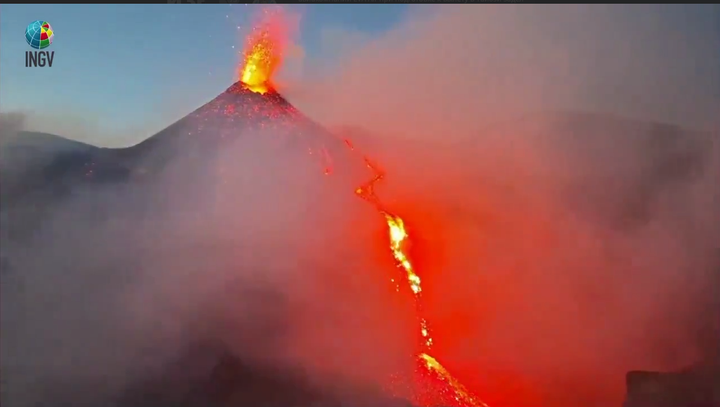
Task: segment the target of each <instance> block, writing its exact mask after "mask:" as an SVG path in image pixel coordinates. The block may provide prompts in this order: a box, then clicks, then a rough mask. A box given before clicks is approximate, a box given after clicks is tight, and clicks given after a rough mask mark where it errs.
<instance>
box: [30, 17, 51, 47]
mask: <svg viewBox="0 0 720 407" xmlns="http://www.w3.org/2000/svg"><path fill="white" fill-rule="evenodd" d="M54 36H55V33H53V29H52V27H51V26H50V23H48V22H47V21H42V20H37V21H33V22H32V23H30V24H28V26H27V28H26V29H25V41H27V43H28V45H30V46H31V47H33V48H35V49H44V48H47V47H49V46H50V44H52V42H53V37H54Z"/></svg>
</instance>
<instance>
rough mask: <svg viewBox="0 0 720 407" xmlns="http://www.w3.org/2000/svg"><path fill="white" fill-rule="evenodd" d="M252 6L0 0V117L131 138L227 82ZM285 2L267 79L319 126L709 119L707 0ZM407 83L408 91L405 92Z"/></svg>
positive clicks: (710, 124)
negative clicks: (589, 116)
mask: <svg viewBox="0 0 720 407" xmlns="http://www.w3.org/2000/svg"><path fill="white" fill-rule="evenodd" d="M260 7H263V6H261V5H245V4H232V5H231V4H218V5H195V4H157V5H143V6H138V5H3V6H2V12H1V13H0V48H1V49H2V52H1V53H0V66H1V67H2V68H1V69H0V111H1V112H18V111H19V112H22V113H24V114H25V118H26V120H25V123H26V128H27V129H29V130H38V131H46V132H51V133H55V134H59V135H62V136H65V137H68V138H74V139H78V140H81V141H86V142H90V143H92V144H96V145H101V146H109V147H123V146H128V145H132V144H135V143H137V142H140V141H142V140H143V139H145V138H147V137H149V136H151V135H153V134H154V133H156V132H157V131H159V130H161V129H163V128H165V127H166V126H168V125H169V124H171V123H173V122H174V121H176V120H178V119H179V118H181V117H183V116H185V115H186V114H187V113H189V112H191V111H193V110H194V109H196V108H197V107H199V106H201V105H203V104H204V103H206V102H207V101H209V100H210V99H212V98H213V97H215V96H216V95H217V94H219V93H221V92H222V91H223V90H224V89H226V88H227V87H228V86H229V85H231V84H232V83H233V82H234V81H235V80H236V79H237V73H236V71H237V66H238V62H239V59H240V58H239V54H240V52H242V48H243V44H244V38H245V34H246V33H247V32H248V31H249V29H250V27H251V26H252V22H253V21H255V17H256V16H257V15H258V14H260V11H261V8H260ZM285 7H286V11H288V12H289V14H291V15H293V16H297V17H298V18H299V21H298V33H297V35H296V36H295V39H294V46H293V47H292V48H291V50H290V51H289V52H288V53H287V55H286V56H285V61H284V62H283V66H282V67H281V70H280V72H278V73H277V74H276V76H277V77H276V78H274V81H275V83H276V84H277V85H278V86H277V87H278V89H279V90H280V91H281V93H282V94H283V95H285V96H286V97H287V98H288V99H289V100H290V101H291V102H292V103H294V104H295V105H296V106H298V107H299V108H300V109H301V110H303V111H304V112H305V113H306V114H308V115H309V116H311V117H313V118H315V119H316V120H319V121H321V122H322V123H324V124H332V123H329V122H330V121H335V122H339V123H340V124H351V125H357V126H363V127H365V128H368V126H370V127H372V126H375V127H383V128H385V129H386V130H387V129H388V128H389V127H388V126H387V123H386V122H387V121H397V120H396V119H397V118H396V116H398V115H402V114H405V115H406V116H407V118H413V117H418V116H422V117H430V116H432V117H434V118H436V119H437V121H438V123H437V124H438V126H437V127H433V126H428V125H427V123H426V124H424V125H423V126H415V127H419V128H410V127H408V126H407V125H408V123H410V124H412V123H413V122H416V121H413V120H410V121H407V120H405V121H403V120H401V121H402V122H403V123H404V124H403V128H401V129H394V130H393V131H394V132H396V133H397V132H398V131H402V132H412V133H414V134H418V133H419V132H421V131H425V132H430V133H437V131H442V128H443V126H445V124H444V123H445V122H446V121H447V120H448V118H453V119H452V120H453V121H455V122H458V121H462V120H471V121H478V117H477V116H478V115H480V116H487V117H488V118H495V119H497V117H499V115H500V113H512V114H517V112H519V111H521V110H527V111H530V110H533V109H538V108H547V109H556V108H560V109H565V108H571V109H574V110H581V111H593V112H605V113H611V114H620V115H624V116H627V117H630V118H635V119H639V120H645V121H660V122H667V123H674V124H679V125H683V126H686V127H690V128H702V129H707V128H714V126H716V125H717V123H716V122H717V120H716V119H715V117H718V115H717V109H718V106H720V75H719V74H718V72H720V52H718V50H720V8H718V7H717V6H712V5H705V6H703V5H696V6H693V5H676V6H672V5H665V6H663V5H660V6H651V5H646V6H632V5H626V6H623V5H615V6H601V5H587V6H580V5H578V6H572V7H562V8H560V7H551V6H547V7H542V6H526V7H523V6H519V7H518V6H513V7H502V6H501V7H493V6H489V5H487V6H477V5H466V6H447V5H446V6H434V5H355V4H354V5H297V6H285ZM39 19H41V20H46V21H48V22H50V24H51V25H52V27H53V29H54V31H55V37H54V42H53V44H52V45H51V47H50V48H49V50H50V51H54V52H56V55H55V58H54V64H53V66H52V67H51V68H25V67H24V52H25V51H28V50H29V49H30V48H29V46H28V45H27V44H26V42H25V39H24V35H22V34H21V33H24V30H25V27H26V26H27V24H28V23H30V22H32V21H35V20H39ZM91 22H92V23H91ZM391 72H392V73H391ZM369 83H373V84H375V86H368V84H369ZM281 85H282V86H281ZM420 85H421V87H420V89H422V90H423V91H422V96H423V97H422V98H419V97H411V96H409V95H412V94H413V93H414V92H415V91H416V90H417V88H418V87H419V86H420ZM449 92H450V93H452V96H450V93H449ZM430 95H433V97H430ZM410 99H413V100H412V103H409V102H410V101H411V100H410ZM440 99H443V100H445V102H443V103H442V104H440V105H442V106H439V104H438V103H437V101H438V100H440ZM419 102H427V103H425V104H424V105H423V104H422V103H419ZM420 105H422V106H420ZM481 113H482V114H481ZM331 118H332V120H331ZM461 127H462V126H461ZM465 127H467V126H465ZM476 127H477V126H476ZM372 130H376V129H372Z"/></svg>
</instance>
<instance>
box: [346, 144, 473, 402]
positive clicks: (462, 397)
mask: <svg viewBox="0 0 720 407" xmlns="http://www.w3.org/2000/svg"><path fill="white" fill-rule="evenodd" d="M346 144H347V145H348V146H349V147H350V148H351V149H353V146H352V144H351V143H350V142H349V141H346ZM365 163H366V165H367V166H368V168H370V169H371V170H372V171H373V173H374V174H375V175H374V177H373V178H372V179H371V180H370V181H369V182H367V183H366V184H364V185H362V186H360V187H359V188H357V189H356V190H355V193H356V194H357V195H358V196H359V197H360V198H362V199H365V200H366V201H368V202H370V203H372V204H373V205H374V206H375V208H376V209H377V210H378V212H380V214H382V215H383V217H384V218H385V221H386V223H387V226H388V235H389V238H390V249H391V251H392V254H393V257H394V258H395V261H396V263H397V265H398V267H400V268H402V269H403V271H404V272H405V274H406V278H407V283H408V285H409V286H410V290H411V291H412V293H413V297H414V299H415V308H416V312H417V318H418V325H419V328H420V343H419V349H418V352H417V355H416V361H417V363H418V366H417V370H416V373H417V374H418V375H419V378H418V379H419V381H421V382H422V383H420V384H419V386H420V387H427V386H428V385H429V383H428V382H427V381H428V379H431V380H432V379H435V380H436V381H439V382H440V383H438V384H441V385H440V386H432V387H433V388H432V389H430V390H436V391H438V392H439V393H441V394H439V395H431V396H430V397H428V396H427V395H425V394H424V393H426V392H427V390H428V389H424V390H425V391H423V392H418V393H417V394H416V395H415V400H414V401H415V402H416V403H418V404H421V405H424V406H427V405H432V404H438V403H437V402H438V401H441V402H442V404H445V403H453V404H454V405H456V406H458V407H487V405H486V404H485V403H483V402H482V401H481V400H479V399H478V398H477V397H476V396H474V395H473V394H472V393H471V392H470V391H468V390H467V389H466V388H465V386H463V385H462V384H461V383H460V382H459V381H458V380H457V379H455V378H454V377H453V376H452V375H451V374H450V372H448V371H447V369H445V367H443V365H441V364H440V362H438V361H437V359H435V358H434V357H432V356H431V355H430V353H429V352H430V351H431V350H432V346H433V338H432V335H431V333H430V328H429V325H428V322H427V319H426V318H425V317H424V315H423V314H424V312H423V310H422V280H421V279H420V277H419V276H418V275H417V274H416V273H415V269H414V267H413V264H412V262H411V261H410V258H409V256H408V255H407V253H406V252H405V242H406V241H407V239H408V237H409V236H408V233H407V230H406V229H405V223H404V222H403V220H402V218H401V217H400V216H398V215H395V214H393V213H391V212H390V211H388V210H387V209H385V208H384V207H383V205H382V203H381V202H380V199H379V198H378V196H377V195H375V184H377V183H378V182H379V181H381V180H382V179H383V178H385V172H384V171H382V170H380V168H379V167H378V166H377V165H375V164H373V163H372V161H370V160H369V159H367V158H365ZM398 289H399V287H398ZM437 396H440V397H437ZM431 399H434V400H435V403H433V400H431ZM438 399H440V400H438Z"/></svg>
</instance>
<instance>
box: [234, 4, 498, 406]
mask: <svg viewBox="0 0 720 407" xmlns="http://www.w3.org/2000/svg"><path fill="white" fill-rule="evenodd" d="M269 17H270V18H269V19H266V20H265V22H264V23H262V24H260V25H259V26H257V27H256V28H255V29H254V30H253V32H252V33H251V35H250V37H249V38H248V43H247V47H246V50H245V52H244V61H243V64H242V65H241V68H240V72H239V76H240V81H241V82H242V84H243V87H244V88H246V89H248V90H250V91H252V92H255V93H259V94H261V95H263V97H264V98H277V97H279V96H278V95H277V93H276V92H272V93H268V91H269V90H270V89H271V88H272V87H271V83H270V80H271V77H272V74H273V72H274V71H275V69H276V68H277V67H278V66H279V64H280V62H281V59H282V58H281V57H282V51H283V42H282V40H283V35H281V34H282V33H283V32H284V31H283V26H282V22H280V21H279V20H278V19H277V18H276V17H279V15H277V14H273V15H270V16H269ZM278 34H280V35H278ZM292 113H293V114H295V113H296V112H295V110H294V109H293V110H292ZM269 117H273V114H270V115H269ZM293 117H294V116H293ZM345 143H346V144H347V146H348V147H350V149H351V150H354V148H353V146H352V144H351V143H350V141H348V140H346V141H345ZM320 152H321V155H320V157H321V158H322V159H323V160H324V161H325V164H326V165H325V174H330V172H331V164H332V163H331V160H330V156H329V154H328V152H327V150H325V149H324V148H321V149H320ZM311 153H312V150H311ZM364 160H365V163H366V165H367V166H368V167H369V168H370V169H371V170H372V172H373V174H374V177H373V178H372V179H371V180H370V181H369V182H367V183H365V184H363V185H361V186H360V187H358V188H357V189H356V190H355V193H356V194H357V195H358V196H359V197H361V198H363V199H365V200H366V201H368V202H370V203H371V204H373V205H374V206H375V208H376V209H377V211H378V212H379V213H380V214H381V215H382V216H383V217H384V219H385V222H386V224H387V227H388V236H389V243H390V250H391V252H392V255H393V257H394V259H395V261H396V263H397V266H398V268H401V269H402V270H403V271H404V273H405V278H406V279H407V283H408V286H409V287H410V290H411V291H412V293H413V297H414V301H415V308H416V315H417V318H418V327H419V341H418V349H417V351H416V353H415V355H416V362H417V366H416V373H417V379H418V388H417V389H416V394H415V400H413V401H414V402H415V403H417V404H419V405H423V406H431V405H440V404H442V405H454V406H456V407H487V405H486V404H485V403H483V402H482V401H480V400H479V399H478V398H476V397H475V396H474V395H472V394H471V393H470V392H469V391H468V390H467V389H466V388H465V387H464V386H463V385H462V384H461V383H459V382H458V381H457V379H455V378H454V377H453V376H452V375H451V374H450V373H449V372H448V371H447V369H445V367H443V366H442V365H441V364H440V362H438V361H437V360H436V359H435V358H434V357H433V356H431V355H430V353H431V350H432V346H433V338H432V335H431V332H430V327H429V324H428V322H427V319H426V318H425V316H424V312H423V309H422V291H423V290H422V281H421V279H420V277H419V276H418V275H417V273H416V272H415V268H414V266H413V264H412V262H411V260H410V257H409V256H408V254H407V252H406V248H405V246H406V242H407V240H408V238H409V236H408V233H407V230H406V228H405V223H404V221H403V219H402V218H401V217H400V216H398V215H396V214H393V213H392V212H390V211H389V210H387V209H386V208H385V207H384V206H383V205H382V203H381V202H380V200H379V198H378V197H377V195H376V194H375V184H376V183H377V182H379V181H381V180H382V179H383V178H384V177H385V173H384V172H383V171H382V170H380V168H379V167H378V166H377V165H375V164H374V163H373V162H372V161H370V160H369V159H368V158H367V157H365V158H364ZM393 281H394V280H393ZM397 290H398V291H399V290H400V287H399V286H397Z"/></svg>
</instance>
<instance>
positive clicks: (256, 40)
mask: <svg viewBox="0 0 720 407" xmlns="http://www.w3.org/2000/svg"><path fill="white" fill-rule="evenodd" d="M286 24H287V22H286V21H285V20H284V19H283V15H282V14H280V12H279V10H275V11H274V12H272V13H270V12H266V13H265V15H264V18H263V19H262V20H261V21H260V22H259V24H257V25H256V26H255V27H253V30H252V32H251V33H250V35H249V36H248V38H247V43H246V45H245V50H244V52H243V62H242V64H241V65H240V69H239V79H240V82H242V83H243V84H245V86H246V87H247V89H249V90H251V91H253V92H256V93H260V94H264V93H266V92H267V91H268V90H269V89H270V88H272V75H273V73H275V71H276V70H277V68H278V67H279V66H280V64H281V63H282V57H283V51H284V49H285V44H286V42H287V39H288V38H287V32H288V31H287V26H286Z"/></svg>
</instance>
